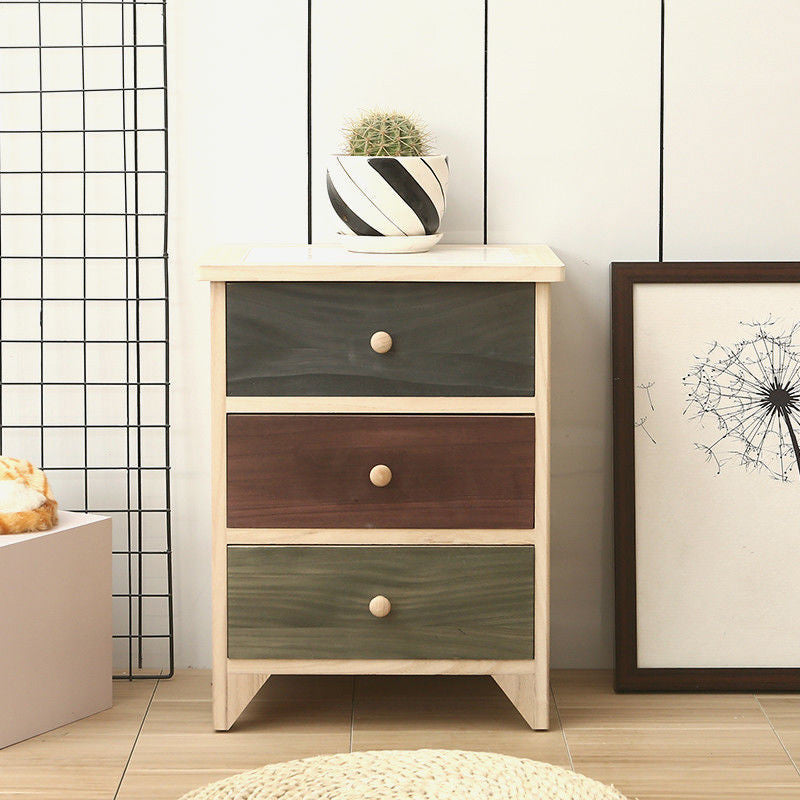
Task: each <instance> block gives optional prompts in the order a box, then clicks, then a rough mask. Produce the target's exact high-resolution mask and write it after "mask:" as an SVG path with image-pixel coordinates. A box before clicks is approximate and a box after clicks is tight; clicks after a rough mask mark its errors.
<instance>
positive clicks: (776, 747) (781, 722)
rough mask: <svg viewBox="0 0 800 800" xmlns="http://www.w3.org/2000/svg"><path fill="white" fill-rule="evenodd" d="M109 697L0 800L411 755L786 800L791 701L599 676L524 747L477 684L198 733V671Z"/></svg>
mask: <svg viewBox="0 0 800 800" xmlns="http://www.w3.org/2000/svg"><path fill="white" fill-rule="evenodd" d="M114 689H115V706H114V708H113V709H111V710H109V711H107V712H104V713H102V714H97V715H95V716H93V717H89V718H87V719H85V720H81V721H80V722H76V723H74V724H72V725H66V726H64V727H63V728H59V729H57V730H55V731H51V732H50V733H46V734H44V735H42V736H38V737H35V738H34V739H29V740H28V741H26V742H21V743H20V744H17V745H14V746H12V747H7V748H6V749H4V750H2V751H0V800H11V799H12V798H13V799H14V800H31V799H32V798H37V800H56V798H58V800H112V799H113V798H119V800H177V798H178V797H180V795H181V794H183V793H184V792H186V791H188V790H189V789H192V788H194V787H196V786H200V785H202V784H204V783H208V782H210V781H213V780H216V779H218V778H221V777H224V776H226V775H232V774H233V773H236V772H240V771H241V770H245V769H251V768H253V767H257V766H261V765H263V764H266V763H269V762H275V761H285V760H287V759H292V758H302V757H305V756H311V755H317V754H320V753H336V752H343V751H347V750H351V749H352V750H367V749H387V748H392V749H416V748H423V747H432V748H458V749H466V750H490V751H495V752H499V753H508V754H511V755H516V756H524V757H527V758H534V759H538V760H541V761H548V762H550V763H553V764H560V765H562V766H565V767H572V768H573V769H575V770H577V771H578V772H582V773H584V774H586V775H590V776H591V777H593V778H597V779H598V780H601V781H604V782H606V783H613V784H615V785H616V786H618V787H619V788H620V790H621V791H622V792H624V793H625V794H626V795H627V796H628V797H630V798H631V800H633V798H638V800H701V798H702V799H706V798H714V800H738V799H739V798H741V799H742V800H744V798H758V800H772V799H773V798H775V799H777V798H781V799H782V800H789V799H790V798H791V799H792V800H800V769H799V768H798V767H799V765H800V696H798V695H763V696H762V695H759V696H754V695H745V694H738V695H687V694H682V695H681V694H672V695H667V694H661V695H652V694H651V695H615V694H614V692H613V691H612V688H611V674H610V673H608V672H599V671H592V672H572V671H569V672H555V673H554V675H553V699H554V704H553V726H552V730H550V731H548V732H544V733H541V732H540V733H534V732H532V731H530V730H528V728H527V726H526V725H525V723H524V722H523V721H522V719H521V717H520V716H519V715H518V714H517V712H516V711H515V710H514V708H513V707H512V706H511V704H510V703H509V702H508V701H507V700H506V699H505V697H504V696H503V694H502V693H501V692H500V690H499V688H498V687H497V686H496V685H495V684H494V682H493V681H492V680H491V679H490V678H485V677H477V676H464V677H432V676H421V677H405V676H403V677H394V676H385V677H357V678H351V677H346V676H331V677H323V678H319V677H312V676H302V677H300V676H298V677H294V676H277V677H274V678H271V679H270V680H269V681H268V682H267V684H266V686H265V687H264V689H262V691H261V692H260V693H259V695H258V696H257V698H256V700H255V701H254V702H253V703H252V704H251V706H250V707H249V708H248V710H247V711H246V712H245V714H244V715H243V716H242V718H241V719H240V720H239V722H238V723H237V724H236V726H235V727H234V729H233V730H232V731H231V732H230V733H214V732H213V731H212V729H211V702H210V675H209V673H208V672H204V671H185V672H180V673H179V674H178V675H176V676H175V678H173V679H171V680H163V681H137V682H133V683H124V682H117V683H115V685H114Z"/></svg>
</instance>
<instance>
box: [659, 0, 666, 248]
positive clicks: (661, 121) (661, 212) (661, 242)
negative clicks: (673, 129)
mask: <svg viewBox="0 0 800 800" xmlns="http://www.w3.org/2000/svg"><path fill="white" fill-rule="evenodd" d="M665 5H666V0H661V98H660V110H659V134H658V135H659V140H658V260H659V261H663V260H664V17H665Z"/></svg>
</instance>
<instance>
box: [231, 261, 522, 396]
mask: <svg viewBox="0 0 800 800" xmlns="http://www.w3.org/2000/svg"><path fill="white" fill-rule="evenodd" d="M420 269H425V267H420ZM535 292H536V287H535V286H534V285H533V284H528V283H521V284H520V283H393V282H387V283H314V282H299V283H291V282H286V283H249V282H247V283H229V284H228V286H227V320H226V335H227V344H226V349H227V386H228V395H229V396H232V397H233V396H278V395H283V396H290V397H291V396H350V397H356V396H399V397H408V396H414V397H459V396H466V397H474V396H488V397H497V396H509V397H527V396H531V395H532V394H533V389H534V369H533V359H534V316H535V315H534V305H535ZM379 331H383V332H386V333H388V334H389V335H390V337H391V346H390V348H389V349H388V351H386V352H375V351H374V350H373V349H372V345H371V338H372V335H373V334H374V333H377V332H379Z"/></svg>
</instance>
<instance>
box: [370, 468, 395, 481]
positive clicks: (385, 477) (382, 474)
mask: <svg viewBox="0 0 800 800" xmlns="http://www.w3.org/2000/svg"><path fill="white" fill-rule="evenodd" d="M391 479H392V471H391V470H390V469H389V467H387V466H386V464H376V465H375V466H374V467H373V468H372V469H371V470H370V471H369V482H370V483H371V484H372V485H373V486H388V485H389V481H390V480H391Z"/></svg>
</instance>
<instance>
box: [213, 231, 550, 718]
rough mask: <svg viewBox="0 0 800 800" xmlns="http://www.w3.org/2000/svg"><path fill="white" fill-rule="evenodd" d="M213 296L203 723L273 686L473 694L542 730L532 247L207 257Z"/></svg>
mask: <svg viewBox="0 0 800 800" xmlns="http://www.w3.org/2000/svg"><path fill="white" fill-rule="evenodd" d="M199 276H200V278H201V279H202V280H208V281H211V370H212V432H213V433H212V447H213V449H212V457H213V486H212V509H213V511H212V514H213V535H214V557H213V582H214V585H213V605H214V623H213V625H214V631H213V640H214V679H213V682H214V727H215V728H216V729H218V730H227V729H228V728H230V727H231V725H232V724H233V723H234V722H235V721H236V719H237V717H238V716H239V715H240V714H241V712H242V711H243V710H244V708H245V706H246V705H247V704H248V703H249V702H250V700H251V699H252V698H253V696H254V695H255V693H256V692H257V691H258V689H259V688H260V687H261V686H262V685H263V683H264V682H265V681H266V680H267V678H268V677H269V676H270V675H271V674H277V673H312V674H332V673H354V674H379V673H383V674H386V673H389V674H392V673H404V674H432V673H447V674H481V675H492V676H493V677H494V679H495V680H496V681H497V683H498V684H499V685H500V687H501V688H502V689H503V691H504V692H505V693H506V694H507V695H508V697H509V698H510V699H511V701H512V702H513V703H514V704H515V706H516V707H517V708H518V709H519V711H520V713H521V714H522V716H523V717H524V718H525V719H526V720H527V722H528V723H529V724H530V725H531V727H534V728H540V729H544V728H547V727H548V706H549V676H548V658H549V595H550V586H549V572H550V567H549V560H550V542H549V536H550V533H549V517H550V508H549V505H550V497H549V494H550V474H549V473H550V399H549V398H550V333H549V332H550V283H552V282H557V281H562V280H563V279H564V266H563V264H562V263H561V262H560V261H559V260H558V258H556V256H555V255H554V254H553V252H552V251H551V250H550V249H549V248H548V247H546V246H544V245H531V246H516V245H515V246H480V245H461V246H440V247H436V248H435V249H434V250H432V251H430V252H428V253H420V254H413V255H363V254H354V253H349V252H346V251H343V250H340V249H338V248H335V247H323V246H311V247H306V246H286V247H258V246H252V247H251V246H238V245H237V246H227V247H221V248H218V249H215V250H213V251H212V252H211V253H209V254H208V255H207V257H206V258H205V260H204V261H203V266H201V267H200V270H199Z"/></svg>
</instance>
